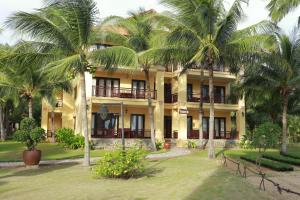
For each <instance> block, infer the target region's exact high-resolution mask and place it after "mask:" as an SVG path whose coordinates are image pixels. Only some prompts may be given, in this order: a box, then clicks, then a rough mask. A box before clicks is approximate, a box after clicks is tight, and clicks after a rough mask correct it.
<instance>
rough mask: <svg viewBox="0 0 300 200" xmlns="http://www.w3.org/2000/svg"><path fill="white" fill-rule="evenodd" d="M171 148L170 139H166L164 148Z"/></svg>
mask: <svg viewBox="0 0 300 200" xmlns="http://www.w3.org/2000/svg"><path fill="white" fill-rule="evenodd" d="M170 148H171V140H166V141H165V143H164V149H166V150H168V149H170Z"/></svg>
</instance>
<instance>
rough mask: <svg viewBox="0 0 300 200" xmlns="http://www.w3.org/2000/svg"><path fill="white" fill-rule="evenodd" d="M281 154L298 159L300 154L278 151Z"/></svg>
mask: <svg viewBox="0 0 300 200" xmlns="http://www.w3.org/2000/svg"><path fill="white" fill-rule="evenodd" d="M280 154H281V155H283V156H285V157H290V158H294V159H300V156H298V155H296V154H292V153H282V152H281V153H280Z"/></svg>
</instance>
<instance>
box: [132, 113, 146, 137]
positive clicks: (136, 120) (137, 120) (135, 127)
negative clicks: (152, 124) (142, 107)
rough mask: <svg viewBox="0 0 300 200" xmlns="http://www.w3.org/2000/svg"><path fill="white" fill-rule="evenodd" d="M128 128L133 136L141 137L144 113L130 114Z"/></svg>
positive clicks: (143, 127)
mask: <svg viewBox="0 0 300 200" xmlns="http://www.w3.org/2000/svg"><path fill="white" fill-rule="evenodd" d="M130 130H131V132H132V134H133V136H135V137H143V136H144V130H145V115H139V114H132V115H131V121H130Z"/></svg>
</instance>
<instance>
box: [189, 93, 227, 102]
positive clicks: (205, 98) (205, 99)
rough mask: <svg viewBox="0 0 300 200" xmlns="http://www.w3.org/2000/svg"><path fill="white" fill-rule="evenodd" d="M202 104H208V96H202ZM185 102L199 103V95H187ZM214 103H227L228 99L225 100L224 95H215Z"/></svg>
mask: <svg viewBox="0 0 300 200" xmlns="http://www.w3.org/2000/svg"><path fill="white" fill-rule="evenodd" d="M202 100H203V103H210V99H209V96H203V97H202ZM187 101H188V102H200V94H199V93H192V94H188V95H187ZM214 102H215V103H223V104H224V103H228V102H229V101H228V98H226V97H225V96H224V95H220V94H215V95H214Z"/></svg>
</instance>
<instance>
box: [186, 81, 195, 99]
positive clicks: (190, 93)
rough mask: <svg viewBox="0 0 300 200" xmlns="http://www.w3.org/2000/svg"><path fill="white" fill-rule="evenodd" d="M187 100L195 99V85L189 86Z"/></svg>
mask: <svg viewBox="0 0 300 200" xmlns="http://www.w3.org/2000/svg"><path fill="white" fill-rule="evenodd" d="M186 91H187V100H188V101H191V100H192V99H193V85H192V84H187V90H186Z"/></svg>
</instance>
